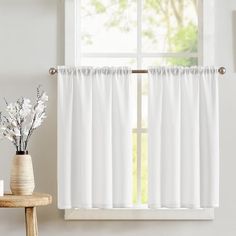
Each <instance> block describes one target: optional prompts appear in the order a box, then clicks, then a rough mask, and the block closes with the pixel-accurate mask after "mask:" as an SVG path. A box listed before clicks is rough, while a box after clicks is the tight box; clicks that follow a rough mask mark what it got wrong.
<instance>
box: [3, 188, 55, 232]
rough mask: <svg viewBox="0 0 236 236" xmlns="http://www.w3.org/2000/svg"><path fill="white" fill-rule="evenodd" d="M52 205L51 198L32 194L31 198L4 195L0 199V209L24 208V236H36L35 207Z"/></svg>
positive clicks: (43, 194) (47, 195)
mask: <svg viewBox="0 0 236 236" xmlns="http://www.w3.org/2000/svg"><path fill="white" fill-rule="evenodd" d="M51 203H52V196H51V195H49V194H45V193H34V194H33V195H31V196H16V195H12V194H5V195H4V196H3V197H0V208H25V226H26V236H38V224H37V214H36V207H38V206H46V205H49V204H51Z"/></svg>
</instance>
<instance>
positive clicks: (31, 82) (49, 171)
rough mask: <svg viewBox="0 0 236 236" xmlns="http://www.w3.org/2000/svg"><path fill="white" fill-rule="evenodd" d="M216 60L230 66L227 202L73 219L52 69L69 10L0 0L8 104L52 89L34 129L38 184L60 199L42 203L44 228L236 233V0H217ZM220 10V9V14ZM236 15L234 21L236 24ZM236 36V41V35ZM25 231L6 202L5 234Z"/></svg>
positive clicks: (225, 111)
mask: <svg viewBox="0 0 236 236" xmlns="http://www.w3.org/2000/svg"><path fill="white" fill-rule="evenodd" d="M216 5H217V9H216V16H215V17H216V25H217V29H216V32H217V35H216V56H217V58H216V60H217V64H218V65H225V66H226V67H227V70H228V71H227V75H226V77H225V78H224V79H222V80H221V82H220V112H221V114H220V115H221V119H220V125H221V134H220V138H221V140H220V141H221V207H220V208H219V209H217V210H216V219H215V220H214V221H203V222H201V221H181V222H176V221H169V222H168V221H147V222H135V221H129V222H128V221H123V222H121V221H120V222H119V221H115V222H111V221H110V222H109V221H103V222H96V221H87V222H79V221H77V222H65V221H64V220H63V212H62V211H59V210H57V208H56V79H52V78H51V77H50V76H49V75H48V73H47V71H48V68H49V67H50V66H52V65H57V64H62V62H63V53H62V52H63V40H62V37H63V32H62V30H61V29H62V23H63V17H62V13H61V9H60V1H57V0H20V1H19V0H0V105H1V107H3V104H4V103H3V101H2V99H1V98H2V97H6V98H9V100H11V99H12V100H13V99H15V98H16V97H18V96H21V95H24V96H30V97H32V96H33V95H34V94H35V89H36V86H37V85H38V84H42V85H43V87H44V88H45V90H46V91H47V92H48V93H49V96H50V102H49V107H48V119H47V120H46V122H45V124H44V125H43V126H42V127H41V128H40V129H39V130H38V131H37V133H36V134H35V136H34V137H33V140H32V143H31V147H30V153H31V155H32V157H33V162H34V169H35V178H36V184H37V187H36V190H37V191H42V192H49V193H51V194H52V195H53V197H54V204H53V205H52V206H50V207H42V208H40V209H39V210H38V218H39V219H38V220H39V231H40V236H43V235H44V236H47V235H50V236H54V235H57V236H64V235H69V236H75V235H83V236H101V235H103V236H110V235H112V236H116V235H125V236H132V235H135V236H141V235H142V236H143V235H146V236H152V235H158V236H166V235H170V236H189V235H192V236H198V235H202V236H211V235H212V236H213V235H214V236H222V235H225V236H235V235H236V184H234V183H235V182H236V170H235V169H236V149H235V148H236V104H235V102H236V80H235V79H234V77H235V70H236V69H235V68H236V66H235V64H236V62H235V61H236V37H235V38H234V39H233V36H235V35H236V15H235V14H234V17H233V11H234V10H235V11H236V1H235V0H225V1H223V0H216ZM212 17H214V16H212ZM233 18H234V24H233ZM233 40H234V43H233ZM13 154H14V149H13V148H12V147H11V145H10V144H9V143H7V142H5V141H3V142H0V179H1V178H3V179H4V180H5V182H6V185H7V186H8V184H9V170H10V161H11V157H12V156H13ZM2 235H12V236H18V235H24V216H23V210H22V209H0V236H2Z"/></svg>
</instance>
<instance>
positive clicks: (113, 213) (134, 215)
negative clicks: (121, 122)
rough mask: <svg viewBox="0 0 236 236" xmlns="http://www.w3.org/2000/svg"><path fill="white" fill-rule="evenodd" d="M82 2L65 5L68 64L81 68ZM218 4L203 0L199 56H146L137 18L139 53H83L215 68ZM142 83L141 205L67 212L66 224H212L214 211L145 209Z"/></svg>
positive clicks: (139, 129)
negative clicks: (181, 60)
mask: <svg viewBox="0 0 236 236" xmlns="http://www.w3.org/2000/svg"><path fill="white" fill-rule="evenodd" d="M141 2H142V0H137V11H138V14H137V15H140V16H142V5H141V4H142V3H141ZM78 4H79V5H80V0H65V1H64V33H65V38H64V43H65V45H64V64H65V65H79V64H80V59H79V58H80V57H79V55H81V50H80V48H79V47H78V46H77V45H78V40H79V38H80V37H79V35H80V32H79V31H80V30H79V27H78V25H79V24H80V22H79V20H80V19H79V18H78V17H77V15H79V7H78ZM212 15H214V0H209V1H204V0H199V9H198V32H199V33H198V37H199V38H198V52H197V53H143V52H142V50H141V45H142V41H141V40H142V37H141V33H142V28H141V27H142V24H141V22H142V19H141V17H137V53H83V54H82V56H83V57H86V58H91V57H92V58H96V57H99V58H107V57H112V58H136V59H137V69H145V68H141V64H142V59H143V58H152V57H159V58H165V57H196V58H198V64H199V65H214V49H215V48H214V44H215V41H214V17H211V16H212ZM141 123H142V79H141V75H139V74H138V75H137V127H136V128H134V129H133V133H135V134H137V204H138V205H139V206H140V207H138V208H135V207H134V208H132V209H66V210H65V220H212V219H214V208H204V209H155V210H154V209H148V208H142V207H141V191H142V186H141V138H142V134H146V133H147V129H146V128H143V127H142V125H141Z"/></svg>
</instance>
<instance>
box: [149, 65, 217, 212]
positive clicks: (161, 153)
mask: <svg viewBox="0 0 236 236" xmlns="http://www.w3.org/2000/svg"><path fill="white" fill-rule="evenodd" d="M217 83H218V80H217V70H216V69H214V68H181V67H178V68H177V67H173V68H172V67H165V68H163V67H157V68H151V69H149V108H148V116H149V119H148V137H149V140H148V141H149V146H148V153H149V155H148V163H149V164H148V166H149V167H148V174H149V177H148V181H149V191H148V196H149V198H148V205H149V207H151V208H160V207H167V208H199V207H217V206H218V205H219V202H218V196H219V131H218V130H219V124H218V122H219V120H218V119H219V118H218V116H219V114H218V87H217Z"/></svg>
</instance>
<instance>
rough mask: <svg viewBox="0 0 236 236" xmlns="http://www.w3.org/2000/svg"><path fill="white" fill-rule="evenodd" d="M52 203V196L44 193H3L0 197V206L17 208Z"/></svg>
mask: <svg viewBox="0 0 236 236" xmlns="http://www.w3.org/2000/svg"><path fill="white" fill-rule="evenodd" d="M51 203H52V196H51V195H49V194H45V193H33V194H32V195H30V196H18V195H12V194H7V193H5V194H4V196H3V197H0V207H2V208H3V207H4V208H5V207H6V208H8V207H9V208H11V207H12V208H18V207H35V206H46V205H49V204H51Z"/></svg>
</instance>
